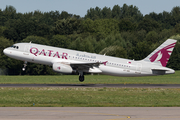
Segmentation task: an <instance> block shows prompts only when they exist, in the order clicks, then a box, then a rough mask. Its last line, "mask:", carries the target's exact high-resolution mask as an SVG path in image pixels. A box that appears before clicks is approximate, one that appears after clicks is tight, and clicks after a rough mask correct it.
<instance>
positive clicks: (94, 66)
mask: <svg viewBox="0 0 180 120" xmlns="http://www.w3.org/2000/svg"><path fill="white" fill-rule="evenodd" d="M100 64H104V63H103V62H87V63H73V62H71V63H70V66H71V67H72V68H73V69H76V70H78V71H83V72H89V73H101V72H102V71H101V70H100V69H99V65H100Z"/></svg>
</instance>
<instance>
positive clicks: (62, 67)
mask: <svg viewBox="0 0 180 120" xmlns="http://www.w3.org/2000/svg"><path fill="white" fill-rule="evenodd" d="M52 68H53V70H54V71H55V72H60V73H64V74H71V73H72V72H73V69H72V67H71V66H70V65H66V64H61V63H54V64H53V66H52Z"/></svg>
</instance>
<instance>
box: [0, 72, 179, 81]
mask: <svg viewBox="0 0 180 120" xmlns="http://www.w3.org/2000/svg"><path fill="white" fill-rule="evenodd" d="M0 84H180V71H176V73H175V74H171V75H162V76H147V77H116V76H108V75H85V81H84V82H82V83H81V82H79V80H78V75H59V76H0Z"/></svg>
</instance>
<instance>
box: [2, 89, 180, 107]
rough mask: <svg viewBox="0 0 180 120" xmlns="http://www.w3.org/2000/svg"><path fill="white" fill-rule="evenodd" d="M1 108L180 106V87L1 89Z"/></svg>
mask: <svg viewBox="0 0 180 120" xmlns="http://www.w3.org/2000/svg"><path fill="white" fill-rule="evenodd" d="M0 96H1V97H0V106H1V107H7V106H8V107H9V106H13V107H25V106H27V107H30V106H32V107H33V106H34V107H50V106H53V107H69V106H71V107H92V106H93V107H101V106H103V107H112V106H114V107H122V106H123V107H137V106H138V107H144V106H146V107H157V106H161V107H170V106H173V107H174V106H178V107H180V102H179V100H180V89H176V88H171V89H164V88H163V89H162V88H59V87H53V88H50V87H48V88H44V87H43V88H36V87H32V88H9V87H8V88H0Z"/></svg>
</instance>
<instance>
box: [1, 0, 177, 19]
mask: <svg viewBox="0 0 180 120" xmlns="http://www.w3.org/2000/svg"><path fill="white" fill-rule="evenodd" d="M123 4H127V5H133V6H136V7H138V8H139V10H140V12H141V13H142V14H143V15H146V14H149V13H151V12H155V13H162V12H163V11H167V12H171V10H172V8H173V7H175V6H180V1H179V0H0V9H1V10H4V9H5V8H6V6H7V5H11V6H13V7H15V8H16V12H20V13H28V12H33V11H35V10H39V11H41V12H49V11H56V10H57V11H59V12H60V13H61V12H62V11H67V12H68V13H70V14H76V15H80V16H81V17H84V16H85V15H86V13H87V10H88V9H90V8H95V7H96V6H98V7H99V8H101V9H102V8H103V7H105V6H106V7H110V8H111V9H112V8H113V6H114V5H119V6H120V7H122V6H123Z"/></svg>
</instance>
